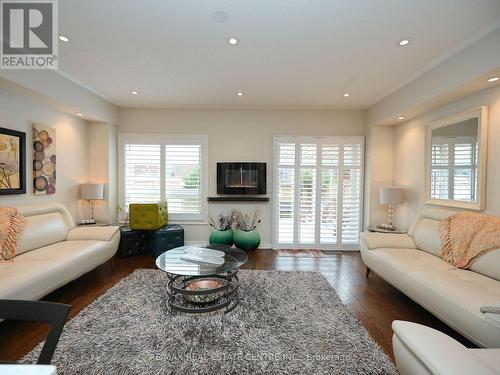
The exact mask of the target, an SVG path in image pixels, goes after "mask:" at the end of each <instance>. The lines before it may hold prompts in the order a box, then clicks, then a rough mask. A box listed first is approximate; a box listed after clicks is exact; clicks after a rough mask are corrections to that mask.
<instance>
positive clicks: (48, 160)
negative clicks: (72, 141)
mask: <svg viewBox="0 0 500 375" xmlns="http://www.w3.org/2000/svg"><path fill="white" fill-rule="evenodd" d="M55 192H56V129H53V128H48V127H45V126H43V125H39V124H34V125H33V193H34V194H35V195H41V194H55Z"/></svg>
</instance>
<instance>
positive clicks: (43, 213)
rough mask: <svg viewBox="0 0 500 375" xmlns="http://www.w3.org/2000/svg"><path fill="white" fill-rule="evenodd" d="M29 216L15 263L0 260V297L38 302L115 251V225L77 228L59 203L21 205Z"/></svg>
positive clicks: (117, 233) (116, 236)
mask: <svg viewBox="0 0 500 375" xmlns="http://www.w3.org/2000/svg"><path fill="white" fill-rule="evenodd" d="M19 209H20V210H21V212H22V214H23V215H24V216H25V217H26V219H27V220H28V227H27V228H26V230H25V232H24V234H23V237H22V239H21V242H20V246H19V249H18V253H17V255H16V257H15V258H14V260H13V261H11V262H5V263H0V299H24V300H37V299H40V298H41V297H43V296H45V295H46V294H48V293H50V292H52V291H53V290H55V289H57V288H59V287H61V286H63V285H64V284H67V283H68V282H70V281H72V280H74V279H76V278H78V277H80V276H81V275H83V274H85V273H87V272H89V271H91V270H92V269H94V268H95V267H97V266H99V265H101V264H103V263H105V262H106V261H108V260H109V259H110V258H111V257H113V255H114V254H115V253H116V250H117V249H118V243H119V240H120V231H119V228H118V227H117V226H106V227H75V223H74V222H73V219H72V217H71V215H70V214H69V212H68V210H67V209H66V207H65V206H64V205H62V204H59V203H49V204H40V205H33V206H22V207H19Z"/></svg>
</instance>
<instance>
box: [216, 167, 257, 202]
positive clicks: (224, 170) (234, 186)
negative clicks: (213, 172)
mask: <svg viewBox="0 0 500 375" xmlns="http://www.w3.org/2000/svg"><path fill="white" fill-rule="evenodd" d="M217 194H231V195H257V194H266V163H253V162H249V163H245V162H236V163H217Z"/></svg>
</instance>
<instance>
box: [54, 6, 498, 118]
mask: <svg viewBox="0 0 500 375" xmlns="http://www.w3.org/2000/svg"><path fill="white" fill-rule="evenodd" d="M217 11H219V13H216V15H219V16H220V15H221V13H220V11H222V12H224V13H223V14H222V16H224V15H227V20H225V22H220V21H221V20H220V17H217V16H214V13H215V12H217ZM222 18H224V17H222ZM499 18H500V1H499V0H481V1H471V0H439V1H435V0H397V1H396V0H377V1H374V0H356V1H352V0H300V1H298V0H251V1H250V0H231V1H229V0H228V1H220V0H211V1H199V0H175V1H165V0H140V1H139V0H84V1H82V0H62V1H60V2H59V30H60V33H61V34H63V35H66V36H68V37H69V38H70V41H69V43H62V42H60V52H59V54H60V62H59V67H60V69H61V70H62V72H63V74H65V75H67V76H68V77H71V78H72V79H73V80H75V81H77V82H79V83H81V84H82V85H84V86H85V87H88V88H91V89H92V90H94V91H95V92H96V93H98V94H99V95H101V96H103V97H104V98H106V99H108V100H110V101H112V102H113V103H115V104H117V105H119V106H121V107H147V108H152V107H240V108H245V107H248V108H256V107H258V108H328V109H329V108H333V109H337V108H344V109H365V108H367V107H369V106H371V105H372V104H374V103H376V102H377V101H378V100H380V99H382V98H383V97H384V96H386V95H388V94H389V93H391V92H393V91H394V90H395V89H397V88H399V87H401V86H402V85H403V84H405V83H407V82H408V81H409V80H411V79H412V78H415V77H416V76H418V75H419V74H420V73H423V72H424V71H425V69H426V68H428V67H429V66H431V65H432V64H434V63H436V62H437V61H440V60H442V59H443V58H444V57H446V56H449V55H450V54H451V53H452V52H454V51H457V50H458V49H460V48H462V47H464V46H465V45H467V44H468V43H470V42H472V41H474V40H475V39H477V38H478V37H480V36H481V35H484V33H485V32H486V30H488V28H490V29H491V25H492V24H495V23H497V22H498V20H499ZM223 21H224V20H223ZM229 37H236V38H238V39H239V41H240V42H239V43H238V44H237V45H236V46H230V45H229V44H228V38H229ZM404 38H410V39H411V43H410V44H409V45H407V46H405V47H400V46H399V44H398V42H399V41H400V40H401V39H404ZM131 90H137V91H139V95H132V94H130V91H131ZM240 91H241V92H243V93H244V95H243V96H237V95H236V93H237V92H240ZM346 92H349V93H350V94H351V95H350V97H348V98H345V97H344V96H343V94H344V93H346Z"/></svg>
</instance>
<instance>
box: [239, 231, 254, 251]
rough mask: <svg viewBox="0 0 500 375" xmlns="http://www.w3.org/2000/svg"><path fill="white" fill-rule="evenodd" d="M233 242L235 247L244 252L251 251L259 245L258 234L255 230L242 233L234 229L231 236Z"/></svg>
mask: <svg viewBox="0 0 500 375" xmlns="http://www.w3.org/2000/svg"><path fill="white" fill-rule="evenodd" d="M233 241H234V244H235V245H236V247H238V248H239V249H241V250H245V251H252V250H255V249H257V248H258V247H259V245H260V234H259V232H258V231H257V229H254V230H250V231H244V230H241V229H236V230H235V231H234V235H233Z"/></svg>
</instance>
